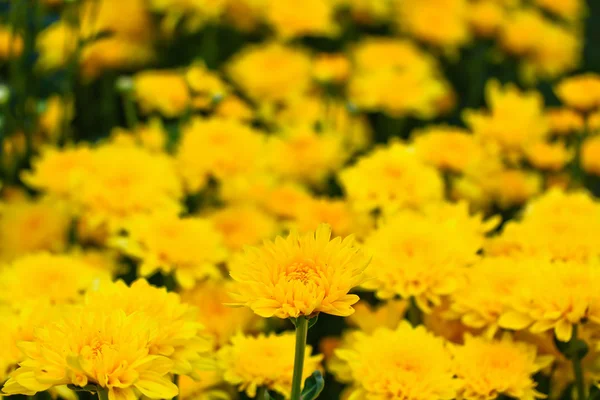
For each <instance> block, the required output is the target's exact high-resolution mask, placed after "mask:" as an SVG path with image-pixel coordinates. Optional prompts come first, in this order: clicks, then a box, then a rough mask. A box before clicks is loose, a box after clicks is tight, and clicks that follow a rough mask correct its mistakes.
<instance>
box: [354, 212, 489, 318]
mask: <svg viewBox="0 0 600 400" xmlns="http://www.w3.org/2000/svg"><path fill="white" fill-rule="evenodd" d="M495 224H496V221H495V220H490V221H487V222H484V221H483V220H482V217H481V216H478V215H475V216H471V215H470V214H469V211H468V207H467V204H466V203H462V204H457V205H450V204H447V205H442V206H432V207H430V208H428V209H426V210H425V211H424V212H417V211H410V210H406V211H401V212H399V213H397V214H395V215H394V216H392V217H390V218H389V219H387V220H385V222H383V224H382V225H381V226H380V227H379V228H378V229H377V230H376V231H375V232H373V234H371V235H370V236H369V237H368V238H367V239H366V240H365V248H367V249H369V251H370V252H372V254H373V261H372V263H371V265H370V266H369V268H367V270H366V275H367V277H368V278H369V280H367V281H366V282H365V283H364V285H363V287H365V288H367V289H370V290H374V291H376V293H377V295H378V296H379V297H380V298H382V299H389V298H393V297H394V296H397V295H399V296H401V297H402V298H406V299H407V298H410V297H414V298H415V300H416V302H417V304H418V305H419V306H420V307H421V309H423V310H425V311H429V310H430V309H431V305H439V304H440V303H441V296H443V295H448V294H450V293H452V292H453V291H455V290H456V289H457V288H458V286H459V283H460V281H461V280H462V279H463V276H464V273H465V271H466V267H468V266H470V265H472V264H473V263H474V262H475V261H477V259H478V256H477V253H478V252H479V251H480V250H481V248H482V247H483V244H484V237H485V234H486V232H488V231H489V230H491V229H492V228H493V227H494V226H495Z"/></svg>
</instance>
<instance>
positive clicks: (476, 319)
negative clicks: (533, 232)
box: [445, 257, 531, 337]
mask: <svg viewBox="0 0 600 400" xmlns="http://www.w3.org/2000/svg"><path fill="white" fill-rule="evenodd" d="M530 265H531V264H528V263H526V262H522V261H521V260H520V259H513V258H507V257H484V258H483V259H482V260H481V261H480V262H478V263H476V264H475V265H474V266H473V267H471V268H469V269H468V270H467V271H466V274H465V281H464V283H463V285H461V287H460V288H459V289H458V290H457V291H455V292H454V293H452V295H451V296H450V301H449V304H450V309H449V310H448V311H447V312H446V313H445V316H446V317H450V318H451V319H460V321H461V322H462V323H463V324H465V325H466V326H468V327H471V328H475V329H481V328H486V336H488V337H493V336H494V335H495V333H496V332H497V331H498V319H499V318H500V317H501V316H502V314H504V313H505V312H506V311H508V301H509V299H510V297H511V296H512V295H513V293H514V291H515V290H516V287H517V283H518V282H520V280H521V279H522V278H521V276H522V272H523V270H524V268H526V267H529V266H530Z"/></svg>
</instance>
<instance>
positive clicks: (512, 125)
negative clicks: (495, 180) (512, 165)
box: [463, 80, 549, 159]
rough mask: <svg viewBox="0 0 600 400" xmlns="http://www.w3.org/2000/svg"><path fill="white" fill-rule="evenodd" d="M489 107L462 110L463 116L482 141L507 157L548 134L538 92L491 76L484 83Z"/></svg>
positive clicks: (516, 154) (542, 103)
mask: <svg viewBox="0 0 600 400" xmlns="http://www.w3.org/2000/svg"><path fill="white" fill-rule="evenodd" d="M485 92H486V100H487V103H488V107H489V111H475V110H466V111H465V112H464V114H463V115H464V120H465V122H466V124H467V125H468V126H469V128H471V130H472V131H473V133H474V134H475V136H476V137H477V138H478V139H479V140H481V142H483V143H486V144H487V143H489V144H493V145H497V146H499V147H500V149H501V150H502V151H503V152H504V153H505V154H506V156H507V157H508V158H509V159H512V158H514V157H518V156H520V155H522V153H523V151H524V150H525V149H526V148H527V146H529V145H530V144H531V143H535V142H538V141H540V140H542V139H544V138H545V137H546V135H547V134H548V129H549V127H548V121H547V120H546V117H545V114H544V100H543V98H542V96H541V94H540V93H539V92H535V91H529V92H522V91H520V90H519V89H518V88H517V87H516V86H514V85H512V84H510V85H506V86H505V87H502V86H501V85H500V83H499V82H498V81H495V80H492V81H490V82H488V84H487V86H486V90H485Z"/></svg>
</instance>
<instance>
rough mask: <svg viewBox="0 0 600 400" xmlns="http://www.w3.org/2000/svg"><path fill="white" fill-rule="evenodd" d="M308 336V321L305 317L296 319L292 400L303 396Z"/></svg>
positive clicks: (298, 399) (297, 399)
mask: <svg viewBox="0 0 600 400" xmlns="http://www.w3.org/2000/svg"><path fill="white" fill-rule="evenodd" d="M307 334H308V319H307V318H306V317H305V316H299V317H298V318H297V319H296V351H295V355H294V376H293V378H292V396H291V398H290V399H291V400H300V398H301V394H302V372H303V369H304V354H305V353H306V336H307Z"/></svg>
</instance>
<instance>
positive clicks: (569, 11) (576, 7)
mask: <svg viewBox="0 0 600 400" xmlns="http://www.w3.org/2000/svg"><path fill="white" fill-rule="evenodd" d="M535 3H536V4H537V5H538V6H539V7H541V8H543V9H545V10H548V11H550V12H551V13H554V14H556V15H558V16H559V17H562V18H564V19H566V20H569V21H572V20H577V19H578V18H580V17H581V16H582V14H583V11H584V10H585V1H584V0H535Z"/></svg>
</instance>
